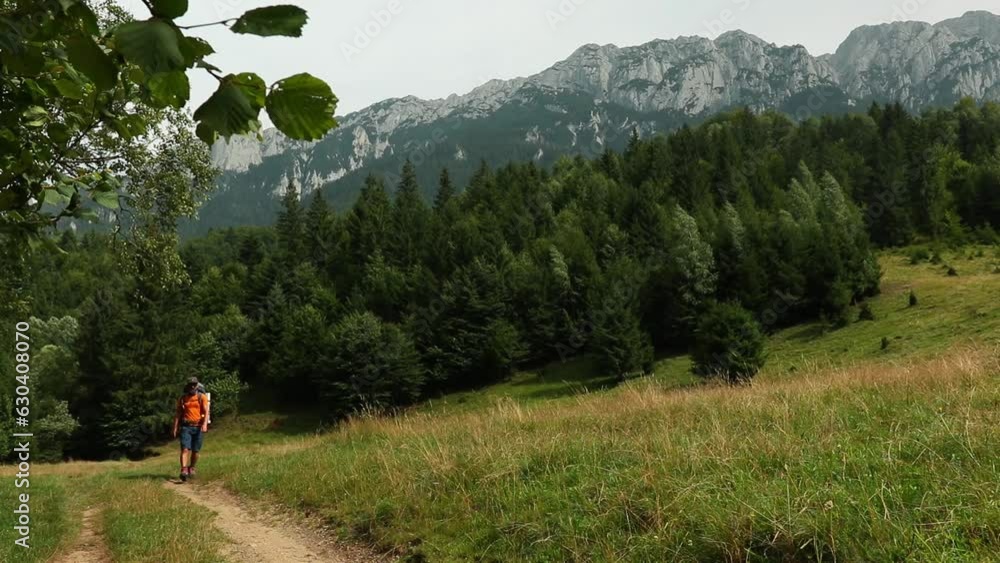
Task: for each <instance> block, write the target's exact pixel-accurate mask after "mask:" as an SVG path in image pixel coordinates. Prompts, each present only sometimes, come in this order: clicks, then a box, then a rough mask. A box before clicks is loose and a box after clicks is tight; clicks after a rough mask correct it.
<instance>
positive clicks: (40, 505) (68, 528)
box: [0, 471, 84, 562]
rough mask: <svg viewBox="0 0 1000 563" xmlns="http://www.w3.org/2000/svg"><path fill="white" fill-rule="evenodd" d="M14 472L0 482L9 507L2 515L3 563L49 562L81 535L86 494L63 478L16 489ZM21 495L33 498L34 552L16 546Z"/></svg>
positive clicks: (36, 479)
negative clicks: (18, 499)
mask: <svg viewBox="0 0 1000 563" xmlns="http://www.w3.org/2000/svg"><path fill="white" fill-rule="evenodd" d="M13 473H15V472H14V471H8V472H4V475H3V479H2V481H0V498H3V499H4V501H5V503H4V507H3V509H2V512H0V528H2V531H0V561H24V562H35V561H39V562H41V561H47V560H48V559H49V558H50V557H51V556H52V555H53V554H54V553H56V551H57V550H58V549H59V548H60V547H63V546H64V545H66V544H68V543H72V541H73V539H74V538H75V537H76V534H77V532H78V531H79V529H80V527H79V516H78V515H79V513H80V512H82V510H83V502H84V499H83V498H82V494H81V493H80V492H79V491H77V490H75V489H74V488H73V487H72V486H70V484H69V483H68V482H67V479H65V478H62V477H56V478H43V477H40V476H35V477H33V478H32V479H31V486H30V487H29V488H27V489H25V488H20V489H18V488H15V487H14V478H13ZM21 493H28V494H29V495H30V499H29V500H30V508H31V513H30V515H31V538H30V544H29V545H30V546H31V548H30V549H24V548H22V547H19V546H17V545H14V540H15V539H17V538H18V537H19V535H18V534H17V533H15V532H14V530H13V526H14V525H15V523H14V522H15V519H14V514H13V510H14V508H15V507H16V504H20V503H16V504H15V500H16V499H17V498H18V495H20V494H21Z"/></svg>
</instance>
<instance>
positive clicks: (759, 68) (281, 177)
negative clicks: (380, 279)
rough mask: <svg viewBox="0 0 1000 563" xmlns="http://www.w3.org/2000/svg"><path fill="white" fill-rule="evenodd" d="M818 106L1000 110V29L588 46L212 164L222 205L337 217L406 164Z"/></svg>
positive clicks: (580, 144) (266, 139)
mask: <svg viewBox="0 0 1000 563" xmlns="http://www.w3.org/2000/svg"><path fill="white" fill-rule="evenodd" d="M817 92H818V93H821V94H822V96H820V99H821V100H823V103H822V104H821V105H819V106H817V107H812V106H810V109H811V110H812V111H814V112H816V111H819V112H822V111H851V110H852V108H856V109H860V108H864V107H867V105H868V104H870V103H871V102H874V101H878V102H895V101H899V102H901V103H902V104H903V105H904V106H906V107H907V108H908V109H911V110H914V111H919V110H922V109H924V108H926V107H931V106H947V105H951V104H954V103H955V102H956V101H958V100H959V99H960V98H961V97H964V96H971V97H974V98H977V99H979V100H997V99H1000V16H996V15H993V14H991V13H988V12H970V13H968V14H966V15H964V16H962V17H960V18H955V19H952V20H947V21H944V22H941V23H939V24H937V25H931V24H927V23H921V22H898V23H892V24H885V25H879V26H865V27H861V28H858V29H856V30H854V31H853V32H852V33H851V34H850V36H849V37H848V38H847V39H846V40H845V41H844V42H843V44H842V45H841V46H840V47H839V48H838V49H837V51H836V52H835V53H833V54H830V55H823V56H820V57H816V56H813V55H811V54H810V53H809V52H808V51H807V50H806V49H805V48H804V47H802V46H789V47H779V46H777V45H774V44H773V43H768V42H767V41H764V40H763V39H760V38H758V37H755V36H753V35H750V34H748V33H744V32H742V31H733V32H728V33H725V34H723V35H721V36H719V37H718V38H716V39H715V40H710V39H705V38H702V37H679V38H676V39H671V40H655V41H651V42H649V43H646V44H644V45H638V46H634V47H616V46H614V45H594V44H590V45H584V46H582V47H580V48H579V49H577V50H576V51H575V52H574V53H572V54H571V55H570V56H569V57H568V58H566V59H565V60H563V61H560V62H558V63H556V64H554V65H553V66H552V67H550V68H548V69H545V70H543V71H542V72H540V73H538V74H536V75H534V76H530V77H527V78H515V79H512V80H491V81H489V82H487V83H485V84H483V85H481V86H479V87H477V88H476V89H474V90H472V91H471V92H469V93H467V94H464V95H452V96H449V97H448V98H445V99H439V100H422V99H419V98H415V97H412V96H408V97H405V98H396V99H390V100H385V101H382V102H379V103H377V104H374V105H372V106H370V107H368V108H366V109H364V110H361V111H358V112H355V113H352V114H349V115H347V116H344V117H342V118H340V127H339V128H338V129H336V130H334V131H332V132H331V133H330V134H329V135H327V137H326V138H324V139H323V140H321V141H318V142H314V143H301V142H297V141H290V140H288V139H286V138H285V137H284V136H283V135H281V134H280V133H278V132H277V131H274V130H268V131H265V132H263V135H262V137H263V140H261V141H258V140H257V139H256V138H254V139H250V138H234V139H230V140H229V141H228V142H221V141H220V142H219V143H217V144H216V146H214V147H213V149H212V158H213V161H214V163H215V164H216V166H218V167H219V168H220V169H222V170H223V171H224V172H225V174H224V175H223V180H222V184H223V186H222V188H223V189H222V190H221V191H222V192H227V191H232V190H234V189H238V190H241V192H245V191H247V190H250V191H253V192H255V193H256V192H260V195H252V194H245V193H243V194H241V197H242V198H243V199H246V198H249V199H251V200H253V198H257V197H270V198H273V197H274V195H275V194H280V193H282V192H283V190H284V189H285V186H286V185H288V183H289V182H295V183H296V184H298V185H299V186H300V188H301V190H302V191H303V195H308V193H310V192H311V191H313V190H315V189H318V188H321V187H326V186H331V187H334V186H347V187H344V188H343V189H341V190H339V191H338V190H336V189H335V190H334V192H336V193H337V194H338V197H341V201H340V203H342V204H346V203H349V201H350V199H351V195H350V193H351V190H354V187H352V186H353V185H355V184H359V181H358V177H359V176H361V175H363V174H366V173H368V172H369V171H375V172H378V173H380V174H386V173H388V174H390V175H391V174H394V173H395V172H397V171H398V169H399V166H400V164H401V162H402V161H403V160H404V159H406V158H409V159H411V160H412V161H414V163H415V164H416V165H417V168H418V172H421V173H422V175H423V177H424V178H431V177H433V176H436V174H437V171H438V170H439V169H440V167H442V166H449V167H450V166H456V167H457V168H459V169H462V167H472V166H474V165H475V164H476V163H478V162H479V161H480V160H482V159H485V160H488V161H491V162H493V163H501V162H504V161H507V160H511V159H518V160H527V159H529V158H534V159H535V160H537V161H539V162H540V163H543V164H546V163H548V160H547V159H555V158H557V157H558V156H559V155H564V154H572V153H584V154H588V155H589V156H594V153H599V152H600V151H603V150H604V149H605V148H607V147H612V148H621V147H622V146H624V143H625V141H626V140H627V138H628V135H629V134H630V132H631V131H632V130H633V129H636V130H639V131H640V132H641V133H643V134H649V133H653V132H657V131H665V130H668V129H670V128H672V127H677V126H679V125H681V124H684V123H691V122H695V121H697V120H700V119H704V118H705V117H707V116H709V115H711V114H713V113H715V112H718V111H722V110H726V109H729V108H735V107H749V108H751V109H753V110H756V111H764V110H768V109H777V110H779V111H785V112H787V113H790V114H793V115H795V114H796V113H797V112H796V111H795V110H796V108H801V107H802V104H803V101H802V100H803V99H804V97H809V96H811V95H813V93H817ZM814 97H815V96H814ZM432 168H433V170H432ZM458 176H459V177H458V180H459V181H461V179H462V174H461V173H459V174H458ZM352 182H353V184H352ZM389 183H390V185H391V184H392V182H389ZM432 190H433V188H432V187H430V188H429V189H428V188H426V187H425V191H427V192H432ZM341 192H344V193H341ZM345 194H346V195H345ZM428 195H429V194H428ZM227 197H229V198H230V199H231V200H232V201H230V202H229V203H227V204H226V205H224V206H222V207H230V208H232V207H233V205H237V200H239V199H240V198H237V197H236V196H234V195H233V194H229V196H227ZM255 205H257V206H258V207H262V205H260V204H259V202H258V204H255ZM211 207H212V206H211V203H210V205H209V208H208V210H207V211H208V215H214V216H215V217H216V219H219V220H218V221H215V222H214V223H213V221H209V223H213V224H214V225H216V226H218V225H219V224H227V223H228V220H227V219H226V218H225V217H224V216H225V215H226V213H228V212H227V211H225V209H216V210H213V209H211ZM263 207H266V206H263ZM202 215H203V216H205V215H206V213H204V212H203V213H202ZM236 215H237V216H241V217H242V215H241V214H239V213H237V214H236ZM264 215H266V213H265V214H264ZM220 218H221V219H220ZM255 221H257V220H256V219H255ZM257 222H267V221H266V220H263V219H262V220H260V221H257ZM229 224H232V223H229Z"/></svg>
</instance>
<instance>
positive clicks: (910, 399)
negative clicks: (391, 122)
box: [0, 247, 1000, 562]
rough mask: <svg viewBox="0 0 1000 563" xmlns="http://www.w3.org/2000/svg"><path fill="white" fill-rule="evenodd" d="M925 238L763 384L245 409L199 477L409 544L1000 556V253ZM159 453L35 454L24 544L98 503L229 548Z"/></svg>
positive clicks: (521, 385) (431, 551)
mask: <svg viewBox="0 0 1000 563" xmlns="http://www.w3.org/2000/svg"><path fill="white" fill-rule="evenodd" d="M914 254H915V253H910V252H906V253H904V252H892V253H885V254H882V255H881V259H880V262H881V265H882V268H883V271H884V274H885V275H884V279H883V292H882V294H881V295H880V296H878V297H876V298H874V299H872V300H871V302H870V303H871V305H872V309H873V312H874V314H875V320H874V321H858V322H853V323H851V324H850V325H848V326H846V327H844V328H841V329H838V330H830V329H828V328H825V327H824V326H823V325H820V324H813V325H806V326H800V327H795V328H791V329H788V330H784V331H781V332H779V333H777V334H775V335H773V336H772V337H771V338H770V340H769V343H768V350H769V360H768V364H767V366H766V368H765V369H764V371H763V372H762V373H761V374H760V375H759V376H758V379H757V380H756V382H755V383H754V385H753V386H752V387H720V386H713V385H704V384H700V383H699V380H697V379H695V378H692V377H691V376H690V375H689V373H688V368H689V361H688V359H687V358H685V357H670V358H663V359H661V360H660V361H659V362H658V363H657V367H656V370H655V375H653V376H651V377H649V378H643V379H639V380H634V381H631V382H629V383H627V384H625V385H622V386H620V387H614V388H610V389H608V390H606V391H594V392H590V393H587V392H586V391H587V390H588V389H594V390H596V389H599V388H601V387H602V386H606V385H608V383H609V382H608V380H607V379H606V378H604V377H602V374H600V373H597V372H596V371H594V370H593V368H591V367H588V365H587V363H586V362H585V361H581V362H579V363H577V364H571V365H563V366H559V365H555V366H551V367H549V368H546V369H542V370H539V371H536V372H529V373H521V374H518V375H516V376H515V377H514V378H512V379H511V380H510V381H508V382H506V383H502V384H500V385H497V386H495V387H492V388H489V389H485V390H482V391H477V392H470V393H463V394H457V395H451V396H448V397H446V398H444V399H442V400H439V401H432V402H430V403H426V404H424V405H420V406H418V407H416V408H414V409H413V410H411V411H409V412H407V413H405V414H403V415H401V416H399V417H395V418H361V419H357V420H354V421H352V422H351V423H349V424H347V425H345V426H342V427H340V428H338V429H336V430H335V431H332V432H329V433H325V434H322V435H319V436H316V435H312V433H311V432H308V431H307V429H309V428H312V427H313V426H312V425H311V424H310V422H309V420H308V419H306V418H297V417H289V416H287V415H275V414H272V413H263V412H261V413H245V414H244V415H241V416H240V417H239V418H238V419H237V420H232V421H229V422H226V423H225V425H224V426H222V427H220V428H219V429H218V430H217V431H216V432H213V433H210V436H209V441H208V448H207V449H206V455H207V457H206V462H205V463H204V464H203V467H202V469H203V478H204V479H206V480H208V481H210V482H212V483H214V484H220V485H223V486H224V487H225V488H226V489H227V490H229V491H231V492H234V493H237V494H239V495H244V496H245V497H247V498H255V499H259V500H263V501H265V503H266V504H268V505H275V504H276V505H278V506H280V507H282V508H283V509H284V510H286V511H287V512H288V513H290V514H292V515H297V516H293V517H292V518H291V519H290V520H283V521H285V522H291V523H295V522H300V521H301V518H303V514H308V515H309V517H308V520H310V521H312V522H314V523H315V522H317V521H318V522H321V523H322V524H323V525H325V526H326V527H327V530H326V533H327V534H331V533H336V534H337V535H340V536H341V537H349V538H354V539H356V540H359V541H361V542H363V543H369V544H372V545H374V546H376V547H377V548H378V549H380V550H391V551H393V552H395V553H398V554H401V555H403V554H405V555H407V556H408V557H410V558H411V559H412V560H428V561H460V560H469V559H477V560H487V561H527V560H532V561H538V560H581V561H605V560H628V561H649V560H683V561H747V560H749V561H775V560H781V561H833V560H838V561H845V560H846V561H855V560H875V561H884V560H920V561H937V560H948V561H977V562H980V561H997V560H1000V557H998V554H1000V505H998V504H997V498H998V493H1000V485H998V483H1000V473H998V464H997V457H996V456H997V454H996V452H997V451H998V445H1000V430H998V429H1000V424H998V423H1000V419H998V410H997V408H996V405H997V404H1000V379H998V378H1000V364H998V350H1000V348H998V345H1000V313H998V311H997V310H996V308H995V295H997V293H998V291H1000V250H998V249H997V248H995V247H993V248H990V247H980V248H966V249H961V250H956V251H942V252H941V253H940V258H941V260H940V263H932V262H931V261H918V263H916V264H911V258H910V257H911V255H914ZM949 267H951V268H954V269H955V271H956V272H957V273H958V276H948V275H947V270H948V268H949ZM911 290H912V291H913V292H914V294H915V295H917V296H918V299H919V303H918V304H917V305H916V306H914V307H910V306H909V305H908V296H909V294H910V291H911ZM883 338H886V339H888V341H889V343H888V346H887V347H883V345H882V344H881V340H882V339H883ZM160 453H161V454H162V456H161V457H156V458H151V459H148V460H146V461H142V462H133V463H122V462H119V463H113V462H112V463H104V464H93V463H91V464H62V465H57V466H47V467H39V468H36V474H37V476H36V482H37V483H38V484H39V487H40V488H39V489H38V491H37V495H38V496H37V497H35V498H36V501H35V504H34V505H33V509H34V510H35V511H36V513H35V515H34V517H35V519H36V520H35V528H34V534H35V535H37V537H38V539H39V543H38V544H36V548H37V549H33V550H32V552H31V557H30V558H29V559H27V560H28V561H44V560H46V558H47V556H48V555H49V554H51V553H52V552H53V551H55V550H58V549H60V548H61V549H63V550H66V549H68V546H69V545H72V543H73V538H74V536H75V534H76V532H77V531H78V530H79V527H80V521H79V518H78V517H77V515H78V514H81V513H83V511H84V507H86V506H90V507H91V514H92V518H93V519H94V522H96V524H95V526H96V530H97V531H98V533H99V534H100V536H101V537H102V541H104V542H105V544H106V546H107V548H108V549H109V550H110V551H111V552H112V553H114V554H118V555H119V556H122V555H123V554H126V553H127V554H129V555H128V558H127V560H129V561H158V562H159V561H175V560H179V559H175V558H174V557H179V556H176V555H170V554H176V553H178V552H177V551H176V547H175V546H177V545H178V544H188V545H196V546H198V552H199V553H200V554H202V555H203V557H202V558H201V559H200V560H202V561H218V560H221V557H222V555H213V554H221V553H223V548H224V543H225V542H224V540H222V539H220V538H222V537H224V535H223V534H221V533H220V532H217V531H215V529H214V528H213V525H214V526H220V525H222V522H220V521H219V520H218V519H217V518H216V519H214V520H213V516H212V515H211V514H209V513H207V512H202V511H195V513H196V514H197V515H198V516H197V521H198V525H197V526H195V528H194V529H195V530H196V532H195V533H192V531H191V530H192V527H191V525H190V514H191V512H192V505H190V504H189V501H187V500H184V499H182V498H180V497H177V496H174V495H173V494H172V493H170V492H169V491H168V490H165V489H164V488H163V487H160V486H159V483H160V482H162V481H163V480H164V479H165V478H166V477H167V476H169V475H170V474H171V473H173V466H174V460H173V457H174V447H173V446H165V447H164V448H162V449H161V450H160ZM10 486H11V480H9V479H5V480H4V481H3V487H4V489H5V490H6V489H8V488H9V487H10ZM198 486H202V485H198ZM33 491H34V489H33ZM250 506H256V505H254V504H251V505H250ZM8 514H9V513H8ZM3 518H9V516H4V517H3ZM270 521H271V522H274V520H270ZM213 523H214V524H213ZM287 525H290V524H285V526H287ZM4 528H5V529H7V530H9V529H10V526H9V525H4ZM8 533H9V532H8ZM9 546H10V542H4V547H3V548H0V549H5V550H10V549H11V548H10V547H9ZM11 553H12V552H10V551H7V552H4V551H0V556H5V557H3V559H4V560H11V559H10V557H11V556H12V555H11ZM165 554H166V555H165ZM19 560H20V559H19ZM265 560H266V559H265Z"/></svg>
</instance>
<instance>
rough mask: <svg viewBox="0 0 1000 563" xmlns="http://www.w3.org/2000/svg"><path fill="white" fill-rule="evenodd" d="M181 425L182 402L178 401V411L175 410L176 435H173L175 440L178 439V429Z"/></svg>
mask: <svg viewBox="0 0 1000 563" xmlns="http://www.w3.org/2000/svg"><path fill="white" fill-rule="evenodd" d="M180 423H181V403H180V401H177V409H176V410H174V433H173V436H174V438H176V437H177V428H178V427H179V426H180Z"/></svg>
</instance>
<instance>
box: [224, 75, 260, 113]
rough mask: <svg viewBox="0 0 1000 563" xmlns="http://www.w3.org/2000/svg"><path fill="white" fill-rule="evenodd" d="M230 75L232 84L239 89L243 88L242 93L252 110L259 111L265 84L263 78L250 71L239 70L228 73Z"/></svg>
mask: <svg viewBox="0 0 1000 563" xmlns="http://www.w3.org/2000/svg"><path fill="white" fill-rule="evenodd" d="M230 77H231V78H232V82H233V84H234V85H236V86H238V87H239V88H240V90H243V94H244V95H246V97H247V100H249V101H250V105H251V107H253V108H254V110H256V111H258V112H259V111H260V110H262V109H264V103H265V101H266V96H267V85H266V84H264V79H263V78H261V77H259V76H257V75H256V74H254V73H252V72H241V73H239V74H236V75H230Z"/></svg>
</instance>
